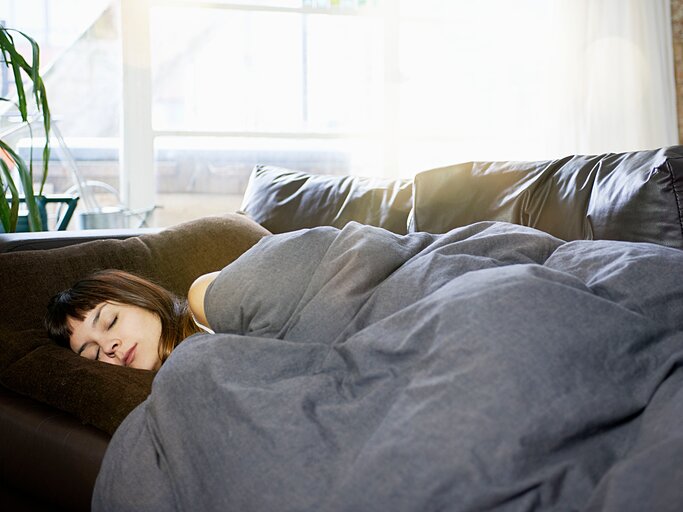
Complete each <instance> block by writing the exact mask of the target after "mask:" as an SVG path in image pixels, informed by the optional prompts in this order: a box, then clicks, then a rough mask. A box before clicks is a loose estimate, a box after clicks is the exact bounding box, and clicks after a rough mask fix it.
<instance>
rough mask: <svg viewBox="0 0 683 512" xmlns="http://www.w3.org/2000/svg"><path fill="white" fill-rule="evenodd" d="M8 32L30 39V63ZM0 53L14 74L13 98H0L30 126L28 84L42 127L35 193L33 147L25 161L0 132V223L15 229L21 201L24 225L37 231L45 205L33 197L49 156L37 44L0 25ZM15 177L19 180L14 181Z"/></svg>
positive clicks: (47, 113)
mask: <svg viewBox="0 0 683 512" xmlns="http://www.w3.org/2000/svg"><path fill="white" fill-rule="evenodd" d="M12 34H14V35H15V36H16V35H19V36H21V37H23V38H25V39H26V40H27V41H28V42H29V43H30V45H31V49H32V58H31V62H30V63H29V62H28V61H27V60H26V58H25V57H24V56H23V55H22V54H21V53H19V51H18V50H17V48H16V45H15V41H14V37H13V35H12ZM0 53H1V55H2V61H3V64H4V68H5V69H3V70H2V71H3V72H9V71H11V73H12V76H13V77H14V92H15V94H16V102H15V101H14V100H13V99H12V98H9V97H3V96H0V101H3V102H9V103H10V104H13V105H15V106H16V108H17V110H18V111H19V114H20V116H21V123H23V124H25V125H27V126H28V127H29V130H30V129H31V125H30V123H31V122H32V121H33V119H32V118H31V119H29V106H28V105H29V100H30V99H31V95H30V93H31V88H32V89H33V99H35V105H36V108H37V111H38V114H37V115H40V117H42V121H43V128H44V131H45V145H44V146H43V160H42V162H43V163H42V175H41V176H40V189H39V191H38V194H37V195H36V194H34V191H33V182H34V176H33V149H32V148H31V149H30V151H29V158H28V162H26V161H25V160H24V159H23V158H22V157H21V156H20V155H19V154H18V153H17V151H16V150H15V149H14V148H12V147H11V145H10V144H9V143H8V142H7V141H6V140H3V135H2V134H1V133H0V186H1V187H2V190H0V192H2V193H0V223H1V225H2V228H3V229H4V231H5V232H8V233H9V232H13V231H16V229H17V220H18V218H19V203H20V202H22V201H24V202H25V203H26V207H27V210H28V229H29V230H31V231H40V230H42V229H43V222H44V213H43V214H42V215H41V210H42V211H43V212H44V209H45V207H44V204H43V203H42V202H41V201H40V200H38V199H37V196H41V195H42V193H43V187H44V186H45V180H46V179H47V169H48V161H49V157H50V144H49V141H50V108H49V106H48V103H47V97H46V95H45V85H44V84H43V79H42V78H41V76H40V74H39V66H40V48H39V46H38V44H37V43H36V42H35V41H34V40H33V39H32V38H31V37H29V36H27V35H26V34H24V33H23V32H20V31H18V30H13V29H8V28H5V27H3V26H0ZM25 78H28V81H29V82H28V83H27V82H25ZM27 91H28V93H29V95H28V97H27ZM3 92H4V91H3ZM7 96H9V94H7ZM31 146H32V145H31ZM17 177H18V181H19V183H17V182H16V181H15V180H16V179H17ZM20 189H21V193H20Z"/></svg>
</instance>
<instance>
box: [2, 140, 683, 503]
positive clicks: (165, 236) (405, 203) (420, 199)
mask: <svg viewBox="0 0 683 512" xmlns="http://www.w3.org/2000/svg"><path fill="white" fill-rule="evenodd" d="M682 201H683V147H678V146H677V147H669V148H661V149H657V150H652V151H638V152H630V153H623V154H603V155H590V156H583V155H577V156H570V157H566V158H561V159H557V160H549V161H540V162H470V163H464V164H457V165H453V166H448V167H443V168H439V169H431V170H427V171H424V172H421V173H418V174H417V175H416V177H415V178H414V179H413V180H401V179H395V180H390V179H377V178H362V177H357V176H324V175H315V174H310V173H302V172H298V171H296V170H289V169H282V168H278V167H273V166H267V165H263V166H257V167H256V168H255V169H254V170H253V172H252V175H251V177H250V180H249V184H248V187H247V191H246V193H245V198H244V203H243V206H242V211H241V212H238V213H230V214H226V215H224V216H220V217H212V218H206V219H200V220H197V221H191V222H188V223H184V224H181V225H178V226H174V227H172V228H168V229H165V230H157V229H151V230H150V229H148V230H116V231H109V230H106V231H96V232H63V233H58V234H57V233H37V234H30V233H29V234H3V235H0V279H1V280H2V282H3V294H2V309H1V310H2V319H1V321H0V351H1V352H0V438H2V439H3V443H2V446H1V447H0V461H2V463H1V468H2V469H1V471H0V483H1V487H0V493H1V494H0V501H2V502H3V503H7V504H9V505H11V507H10V508H11V509H12V510H34V509H50V510H58V509H61V510H87V509H89V507H90V500H91V497H92V489H93V485H94V482H95V478H96V476H97V474H98V471H99V468H100V463H101V461H102V458H103V456H104V454H105V451H106V449H107V445H108V443H109V440H110V438H111V435H112V434H113V433H114V432H115V431H116V430H117V427H118V425H119V424H120V423H121V422H122V421H123V420H124V419H125V418H126V417H127V416H128V414H129V413H130V412H131V411H133V410H134V409H135V408H136V407H137V405H138V404H140V403H141V402H142V401H143V400H145V398H146V396H147V395H148V394H149V392H150V389H151V385H152V381H153V378H154V374H153V373H152V372H144V371H137V370H129V369H121V368H114V367H109V365H92V364H90V363H87V362H84V361H79V360H78V358H77V357H76V356H75V355H74V354H71V353H70V352H69V351H68V350H66V349H63V348H61V347H57V346H55V345H54V344H53V343H52V342H51V341H50V340H49V339H47V337H46V334H45V332H44V330H43V327H42V323H41V314H42V312H43V311H44V306H45V304H46V302H47V299H48V298H49V296H50V295H51V294H53V293H55V292H56V291H58V290H60V289H62V288H65V287H67V286H68V285H69V284H70V283H71V282H73V281H74V280H75V279H77V278H78V277H79V276H81V275H83V274H85V273H87V272H90V271H92V270H95V269H99V268H122V269H125V270H130V271H135V272H138V273H140V274H142V275H145V276H148V277H150V278H153V279H155V280H157V281H158V282H160V284H162V285H164V286H166V287H167V288H169V289H171V290H172V291H174V292H176V293H178V294H183V293H186V290H187V289H188V287H189V284H190V283H191V282H192V281H193V280H194V279H195V278H196V277H197V276H198V275H200V274H203V273H206V272H210V271H215V270H219V269H221V268H223V267H224V266H226V265H228V264H229V263H231V262H233V261H235V260H236V259H238V258H239V256H240V255H242V254H243V253H244V252H246V251H247V250H249V248H251V247H253V246H254V245H255V244H257V243H258V242H259V240H261V239H262V238H263V237H266V236H268V235H269V234H271V233H272V234H277V233H287V232H292V231H296V230H301V229H306V228H313V227H317V226H332V227H337V228H342V227H344V226H346V225H348V224H349V223H350V222H358V223H360V224H363V225H370V226H377V227H380V228H384V229H386V230H388V231H390V232H392V233H396V234H406V233H412V232H427V233H434V234H437V233H446V232H449V231H451V230H453V229H456V228H462V227H463V226H469V225H472V224H473V223H477V222H481V221H503V222H508V223H512V224H517V225H521V226H527V227H531V228H535V229H538V230H540V231H543V232H545V233H549V234H550V235H553V236H554V237H557V238H558V239H562V240H623V241H630V242H642V243H650V244H658V245H662V246H667V247H672V248H676V249H683V204H682ZM94 366H96V367H94Z"/></svg>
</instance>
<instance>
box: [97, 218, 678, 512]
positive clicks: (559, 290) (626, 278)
mask: <svg viewBox="0 0 683 512" xmlns="http://www.w3.org/2000/svg"><path fill="white" fill-rule="evenodd" d="M206 309H207V315H208V319H209V322H210V324H211V326H212V327H213V328H214V329H215V331H216V332H217V334H202V335H195V336H193V337H191V338H189V339H187V340H186V341H184V342H183V343H182V344H181V345H180V346H179V347H178V348H177V349H176V351H175V352H174V353H173V354H172V356H171V357H170V358H169V360H168V361H167V362H166V363H165V364H164V366H163V367H162V369H161V370H160V371H159V373H158V374H157V376H156V378H155V380H154V385H153V390H152V393H151V395H150V396H149V398H148V399H147V400H146V401H145V402H144V403H142V404H141V405H140V406H139V407H138V408H137V409H135V410H134V411H133V412H132V413H131V414H130V416H128V418H127V419H126V420H125V421H124V423H123V424H122V425H121V426H120V428H119V429H118V430H117V432H116V433H115V435H114V437H113V439H112V441H111V444H110V446H109V449H108V451H107V454H106V457H105V460H104V463H103V466H102V470H101V472H100V474H99V477H98V479H97V484H96V488H95V495H94V498H93V505H94V509H95V510H134V511H145V510H149V511H163V510H200V511H213V510H226V511H309V510H310V511H390V512H395V511H437V510H453V511H474V510H495V511H518V510H563V511H564V510H608V511H614V512H616V511H619V512H622V511H637V512H641V511H650V510H656V511H681V510H683V367H682V362H683V251H680V250H677V249H669V248H665V247H660V246H655V245H649V244H634V243H626V242H610V241H577V242H570V243H565V242H563V241H561V240H558V239H556V238H553V237H551V236H549V235H546V234H543V233H541V232H538V231H535V230H533V229H530V228H524V227H520V226H514V225H510V224H504V223H490V222H487V223H478V224H474V225H472V226H468V227H465V228H461V229H457V230H454V231H451V232H450V233H447V234H444V235H429V234H425V233H416V234H411V235H407V236H398V235H394V234H391V233H389V232H387V231H383V230H381V229H378V228H372V227H366V226H361V225H358V224H350V225H348V226H346V227H345V228H344V229H342V230H337V229H333V228H315V229H311V230H307V231H300V232H294V233H289V234H282V235H274V236H270V237H267V238H265V239H263V240H262V241H261V242H259V243H258V244H257V245H256V246H255V247H254V248H252V249H251V250H250V251H248V252H247V253H245V254H244V255H243V256H242V257H241V258H239V259H238V260H237V261H236V262H234V263H233V264H231V265H230V266H228V267H226V268H225V269H224V270H223V271H222V272H221V274H220V275H219V277H218V279H217V280H216V281H215V282H214V284H213V285H212V286H211V288H210V289H209V291H208V292H207V297H206Z"/></svg>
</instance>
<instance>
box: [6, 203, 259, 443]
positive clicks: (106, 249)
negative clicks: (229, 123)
mask: <svg viewBox="0 0 683 512" xmlns="http://www.w3.org/2000/svg"><path fill="white" fill-rule="evenodd" d="M267 234H268V231H267V230H265V229H264V228H263V227H261V226H259V225H258V224H256V223H255V222H253V221H251V220H250V219H248V218H247V217H245V216H244V215H236V214H229V215H225V216H219V217H208V218H204V219H200V220H196V221H191V222H187V223H184V224H180V225H178V226H175V227H172V228H169V229H167V230H164V231H162V232H160V233H156V234H146V235H142V236H139V237H133V238H129V239H126V240H97V241H92V242H86V243H83V244H79V245H74V246H68V247H63V248H58V249H50V250H43V251H21V252H12V253H6V254H0V282H1V283H2V287H3V293H2V294H0V297H1V298H0V308H1V309H0V310H1V311H2V316H1V318H0V384H2V385H3V386H5V387H7V388H9V389H11V390H13V391H16V392H18V393H21V394H24V395H27V396H30V397H32V398H35V399H37V400H40V401H42V402H45V403H47V404H49V405H52V406H54V407H57V408H59V409H61V410H64V411H67V412H71V413H73V414H75V415H76V416H77V417H78V418H80V419H81V420H82V421H83V422H84V423H88V424H92V425H94V426H96V427H98V428H100V429H101V430H104V431H105V432H109V433H111V432H113V431H114V430H115V429H116V427H117V426H118V424H119V423H120V422H121V420H123V418H125V416H126V415H127V414H128V413H129V412H130V410H132V409H133V408H134V407H135V406H136V405H137V404H139V403H140V402H141V401H142V400H144V399H145V398H146V396H147V395H148V394H149V390H150V385H151V382H152V379H153V377H154V373H153V372H146V371H142V370H132V369H129V368H119V367H116V366H113V365H109V364H105V363H96V362H92V361H85V359H84V358H81V357H78V356H77V355H76V354H74V353H73V352H71V351H70V350H69V349H66V348H62V347H58V346H57V345H56V344H54V343H53V342H52V341H51V340H50V339H49V338H47V335H46V333H45V331H44V329H43V317H44V315H45V310H46V305H47V302H48V300H49V298H50V297H51V296H52V295H53V294H55V293H56V292H58V291H60V290H62V289H65V288H67V287H69V286H71V284H73V282H75V281H76V280H77V279H79V278H80V277H82V276H84V275H87V274H89V273H91V272H93V271H95V270H100V269H105V268H119V269H123V270H127V271H131V272H135V273H137V274H139V275H142V276H144V277H147V278H150V279H153V280H154V281H156V282H158V283H159V284H161V285H162V286H165V287H166V288H168V289H169V290H171V291H173V292H175V293H176V294H179V295H183V296H184V295H185V294H186V293H187V290H188V288H189V286H190V284H192V282H193V281H194V279H196V278H197V277H198V276H199V275H201V274H203V273H206V272H211V271H214V270H220V269H221V268H223V267H224V266H225V265H227V264H228V263H230V262H232V261H234V260H235V259H236V258H237V257H238V256H239V255H241V254H242V253H243V252H245V251H246V250H247V249H249V248H250V247H251V246H252V245H253V244H255V243H256V242H257V241H258V240H259V239H261V238H262V237H263V236H265V235H267Z"/></svg>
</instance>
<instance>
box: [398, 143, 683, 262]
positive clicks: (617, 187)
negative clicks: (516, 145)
mask: <svg viewBox="0 0 683 512" xmlns="http://www.w3.org/2000/svg"><path fill="white" fill-rule="evenodd" d="M413 193H414V203H415V207H414V209H413V212H412V214H411V219H410V231H428V232H432V233H444V232H446V231H449V230H451V229H453V228H456V227H460V226H465V225H467V224H471V223H473V222H477V221H483V220H499V221H506V222H512V223H515V224H521V225H524V226H530V227H533V228H537V229H540V230H542V231H545V232H547V233H550V234H552V235H555V236H557V237H558V238H562V239H564V240H580V239H589V240H590V239H602V240H626V241H635V242H652V243H657V244H661V245H667V246H670V247H677V248H681V249H683V222H682V213H683V210H682V206H683V204H682V201H683V146H673V147H668V148H663V149H659V150H653V151H637V152H630V153H622V154H612V153H610V154H604V155H597V156H571V157H567V158H562V159H559V160H549V161H542V162H470V163H465V164H459V165H453V166H449V167H443V168H439V169H432V170H430V171H425V172H422V173H420V174H418V175H417V176H416V177H415V180H414V189H413Z"/></svg>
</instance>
